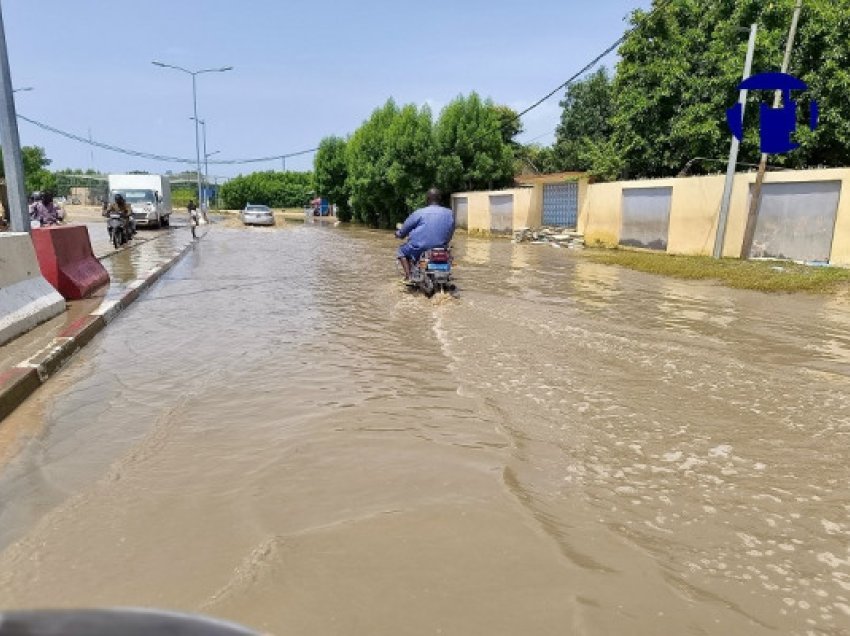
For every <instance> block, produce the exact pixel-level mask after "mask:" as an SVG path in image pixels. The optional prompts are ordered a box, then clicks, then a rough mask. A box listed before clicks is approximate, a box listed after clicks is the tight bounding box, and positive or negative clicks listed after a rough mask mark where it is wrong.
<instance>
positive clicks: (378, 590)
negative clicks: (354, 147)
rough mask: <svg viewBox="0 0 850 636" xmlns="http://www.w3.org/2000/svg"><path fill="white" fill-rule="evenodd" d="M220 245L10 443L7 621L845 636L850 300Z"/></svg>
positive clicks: (495, 246) (302, 233) (309, 246)
mask: <svg viewBox="0 0 850 636" xmlns="http://www.w3.org/2000/svg"><path fill="white" fill-rule="evenodd" d="M395 245H396V242H395V241H394V240H393V239H392V237H391V236H390V235H389V234H388V233H379V232H370V231H366V230H357V229H342V228H337V229H334V228H331V227H318V226H313V225H300V224H288V225H286V226H285V227H278V228H274V229H254V230H242V229H227V228H223V227H219V228H213V229H212V231H211V232H210V233H209V234H208V235H207V237H206V238H205V239H204V240H203V241H202V242H201V243H200V244H199V245H197V246H196V248H195V250H194V251H192V252H190V253H189V254H188V255H187V256H186V257H185V258H184V260H183V261H181V263H180V264H179V265H177V266H176V267H175V268H174V269H173V270H172V271H171V272H170V273H169V274H168V275H167V276H166V277H165V278H164V279H163V280H161V281H160V282H159V283H158V284H157V285H156V286H154V287H153V288H152V289H151V290H150V291H149V292H148V293H147V294H146V295H145V296H144V297H143V298H142V299H141V300H140V301H138V302H137V303H136V304H134V305H133V306H132V307H131V308H130V309H129V310H127V311H126V312H125V313H124V314H122V315H121V316H120V317H119V318H118V319H117V320H116V321H115V322H113V323H112V324H110V326H109V327H108V328H107V329H106V330H105V331H104V332H103V333H102V334H101V335H99V336H98V337H97V338H95V340H93V341H92V342H91V344H89V345H88V346H87V347H86V348H85V349H84V350H83V351H82V352H81V353H80V354H79V355H78V356H77V357H76V358H75V359H74V360H73V362H72V363H71V364H69V366H68V367H67V368H66V369H64V370H63V371H62V372H61V373H60V374H59V375H58V376H56V377H55V378H53V379H51V380H50V381H49V382H48V383H47V384H46V385H45V386H44V387H43V388H42V389H40V390H39V392H38V393H37V394H36V395H35V396H33V398H31V399H30V400H29V401H28V402H27V403H26V404H25V405H24V406H23V407H21V408H20V409H18V410H17V411H16V412H15V413H14V414H13V415H12V416H10V417H9V418H8V419H7V420H5V421H4V422H3V424H2V426H0V607H5V608H22V607H43V606H60V607H78V606H87V607H90V606H115V605H123V606H126V605H131V606H153V607H161V608H172V609H178V610H184V611H190V612H201V613H205V614H210V615H214V616H219V617H223V618H227V619H230V620H234V621H237V622H240V623H243V624H246V625H248V626H250V627H253V628H255V629H257V630H261V631H266V632H270V633H273V634H279V635H302V634H303V635H308V634H322V635H327V634H341V635H342V634H353V635H364V636H365V635H376V634H386V635H395V634H457V635H468V634H482V635H483V634H486V635H493V634H505V635H508V634H511V635H515V634H529V635H538V634H540V635H548V634H558V635H565V634H605V635H607V634H618V635H619V634H629V635H644V634H646V635H655V634H670V635H679V634H719V635H720V634H722V635H737V634H741V635H748V636H749V635H761V634H829V635H833V634H834V635H838V634H849V633H850V301H849V300H848V299H847V298H846V297H838V298H836V297H832V296H825V297H816V296H804V295H793V296H792V295H765V294H760V293H755V292H741V291H734V290H729V289H725V288H722V287H719V286H715V285H712V284H706V283H694V282H682V281H676V280H671V279H665V278H658V277H651V276H647V275H643V274H638V273H634V272H630V271H627V270H623V269H619V268H617V267H612V266H605V265H596V264H591V263H589V262H586V261H584V260H582V258H581V257H580V256H578V255H576V254H574V253H571V252H569V251H568V250H557V249H553V248H551V247H549V246H546V245H512V244H510V243H508V242H507V241H493V242H491V241H486V240H478V239H472V238H470V239H467V238H466V237H463V236H460V237H458V238H457V239H456V241H455V245H456V256H457V263H456V265H457V267H456V272H457V276H458V279H459V285H460V287H461V291H460V297H459V298H458V299H452V298H436V299H433V300H426V299H424V298H422V297H418V296H412V295H408V294H406V293H405V292H404V291H403V290H402V289H400V288H399V286H398V284H397V283H396V275H395V268H394V265H393V262H392V255H393V250H394V249H395Z"/></svg>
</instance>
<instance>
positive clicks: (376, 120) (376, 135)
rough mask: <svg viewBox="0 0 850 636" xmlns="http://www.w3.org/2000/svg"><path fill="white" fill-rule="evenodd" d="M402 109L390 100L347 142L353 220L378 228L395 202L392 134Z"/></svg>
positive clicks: (348, 183)
mask: <svg viewBox="0 0 850 636" xmlns="http://www.w3.org/2000/svg"><path fill="white" fill-rule="evenodd" d="M398 113H399V109H398V106H396V103H395V102H394V101H393V100H392V99H390V100H387V102H386V104H384V105H383V106H381V107H380V108H376V109H375V110H374V111H373V112H372V115H371V116H370V117H369V119H367V120H366V121H365V122H363V124H362V125H361V126H360V127H359V128H358V129H357V130H356V131H355V132H354V134H353V135H352V136H351V139H349V141H348V147H347V153H346V154H347V164H348V181H347V185H348V189H349V191H350V192H351V202H352V206H353V208H354V219H355V220H357V221H359V222H360V223H365V224H367V225H371V226H372V227H379V225H380V219H381V218H382V217H385V216H387V212H386V208H387V206H388V205H391V202H392V200H393V198H394V193H393V187H392V185H391V184H390V182H389V178H388V176H387V170H388V166H387V158H388V157H387V153H386V148H387V146H388V145H389V139H388V135H389V130H390V126H391V125H392V122H393V120H394V119H395V118H396V117H398Z"/></svg>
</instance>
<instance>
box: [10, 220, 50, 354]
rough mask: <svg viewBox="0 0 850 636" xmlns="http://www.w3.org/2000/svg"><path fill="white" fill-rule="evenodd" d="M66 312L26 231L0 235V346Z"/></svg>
mask: <svg viewBox="0 0 850 636" xmlns="http://www.w3.org/2000/svg"><path fill="white" fill-rule="evenodd" d="M63 311H65V299H63V298H62V296H60V295H59V294H58V293H57V292H56V290H55V289H54V288H53V287H51V286H50V284H49V283H48V282H47V281H46V280H45V279H44V277H43V276H42V275H41V272H40V271H39V265H38V261H37V260H36V256H35V249H34V248H33V244H32V241H30V237H29V234H27V233H26V232H20V233H18V232H14V233H13V232H9V233H3V234H0V345H2V344H3V343H5V342H8V341H9V340H11V339H12V338H15V337H17V336H19V335H20V334H22V333H24V332H26V331H29V330H30V329H32V328H33V327H35V326H37V325H39V324H41V323H42V322H45V321H46V320H50V319H51V318H53V317H54V316H58V315H59V314H61V313H62V312H63Z"/></svg>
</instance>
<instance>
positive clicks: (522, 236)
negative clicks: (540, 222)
mask: <svg viewBox="0 0 850 636" xmlns="http://www.w3.org/2000/svg"><path fill="white" fill-rule="evenodd" d="M514 243H532V244H535V245H542V244H543V243H548V244H550V245H551V246H552V247H567V248H569V249H579V250H580V249H584V235H582V234H579V233H578V232H574V231H571V230H568V229H566V228H560V227H542V228H540V229H537V230H532V229H531V228H528V227H523V228H520V229H519V230H517V231H516V232H514Z"/></svg>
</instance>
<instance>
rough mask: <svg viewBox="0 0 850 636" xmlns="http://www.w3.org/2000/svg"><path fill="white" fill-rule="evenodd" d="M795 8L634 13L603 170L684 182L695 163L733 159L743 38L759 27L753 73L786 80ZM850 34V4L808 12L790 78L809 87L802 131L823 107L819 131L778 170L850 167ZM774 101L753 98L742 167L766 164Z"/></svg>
mask: <svg viewBox="0 0 850 636" xmlns="http://www.w3.org/2000/svg"><path fill="white" fill-rule="evenodd" d="M655 4H657V0H656V2H655ZM793 5H794V2H793V0H771V1H769V2H763V1H762V0H717V1H716V2H711V3H706V2H703V1H701V0H677V1H676V2H673V3H671V4H669V5H667V6H666V7H665V8H663V9H661V10H660V11H659V12H658V13H657V14H656V15H654V16H652V17H648V15H647V13H646V12H643V11H635V12H634V13H633V15H632V17H631V22H632V24H633V25H635V26H637V25H640V26H639V28H636V29H634V30H633V31H632V32H631V33H630V34H629V35H628V37H627V38H626V40H625V42H624V43H623V45H622V46H621V47H620V50H619V53H620V58H621V59H620V62H619V64H618V65H617V74H616V77H615V79H614V113H613V115H612V117H611V120H610V122H611V125H612V134H611V143H610V144H609V147H608V148H603V149H602V150H601V151H600V152H599V153H597V154H596V155H595V161H596V162H601V163H602V164H604V163H607V164H609V167H610V166H611V165H613V166H617V165H618V164H619V166H620V168H619V170H620V172H621V174H622V175H623V176H628V177H642V176H649V177H655V176H666V175H671V174H676V173H677V172H678V171H679V170H680V169H681V168H682V167H683V166H684V165H685V163H687V162H688V161H689V160H690V159H692V158H694V157H709V158H717V159H722V158H723V157H725V156H726V154H727V153H728V149H729V131H728V128H727V125H726V120H725V112H726V108H728V107H729V106H730V105H732V104H734V102H735V101H736V99H737V90H736V87H737V84H738V83H739V82H740V80H741V68H742V66H743V60H744V56H745V51H746V34H744V33H741V31H740V28H741V27H746V26H748V25H749V24H751V23H753V22H756V23H758V26H759V32H758V38H757V42H756V54H755V59H754V64H753V73H759V72H767V71H778V70H779V69H780V66H781V62H782V56H783V52H784V48H785V42H786V38H787V32H788V27H789V24H790V20H791V15H792V12H793ZM848 29H850V4H848V3H846V2H840V3H836V2H832V1H830V0H810V1H809V2H807V3H805V4H804V8H803V12H802V15H801V19H800V27H799V31H798V34H797V38H796V42H795V47H794V54H793V56H792V58H791V66H790V69H789V72H790V73H791V74H792V75H795V76H797V77H800V78H801V79H803V80H804V81H806V82H807V83H808V84H809V87H810V90H809V91H807V92H806V93H804V94H801V95H799V99H798V103H799V104H800V109H799V110H800V113H801V114H800V120H801V123H802V122H803V121H805V118H806V117H807V116H808V104H809V100H810V99H813V98H814V99H818V100H819V102H820V105H821V110H822V119H821V124H820V127H819V128H818V129H817V130H816V131H815V132H813V133H812V132H807V131H806V130H805V126H801V127H799V128H798V133H797V137H796V138H797V141H798V142H800V143H801V144H802V147H801V148H800V149H798V150H796V151H794V152H792V153H789V154H787V155H780V156H775V157H771V162H772V163H784V164H786V165H789V166H793V167H799V166H805V165H846V164H847V163H848V161H850V102H848V100H847V99H846V95H847V89H848V87H850V48H848V46H847V43H846V33H847V30H848ZM771 97H772V95H770V94H764V93H763V92H761V91H756V92H753V93H751V95H750V100H749V103H748V107H747V117H746V121H745V130H746V136H745V138H744V141H743V142H742V145H741V154H740V159H739V160H740V161H750V162H752V161H755V160H757V158H758V156H759V147H758V145H759V139H758V110H759V109H758V104H759V103H760V102H763V101H767V100H770V99H771ZM612 153H613V154H612ZM594 165H597V167H598V164H594Z"/></svg>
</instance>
